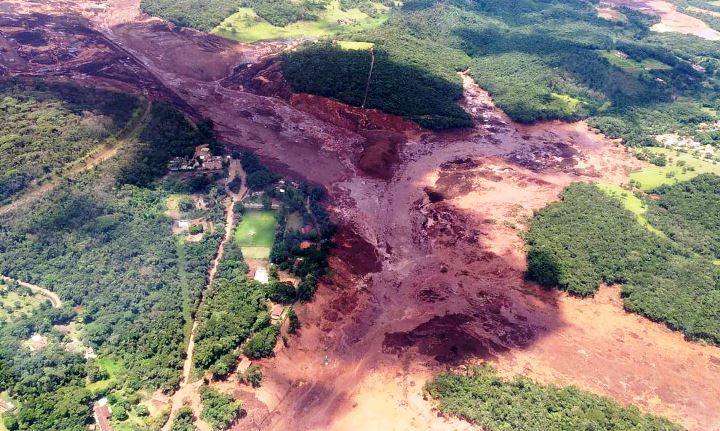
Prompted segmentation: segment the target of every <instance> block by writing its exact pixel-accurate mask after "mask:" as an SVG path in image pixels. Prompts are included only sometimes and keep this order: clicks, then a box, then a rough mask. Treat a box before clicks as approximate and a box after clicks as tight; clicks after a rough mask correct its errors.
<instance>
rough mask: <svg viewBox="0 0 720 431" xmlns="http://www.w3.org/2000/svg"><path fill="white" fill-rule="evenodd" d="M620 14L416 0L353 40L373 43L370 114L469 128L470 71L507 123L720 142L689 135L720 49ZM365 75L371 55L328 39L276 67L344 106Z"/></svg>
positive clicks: (708, 109)
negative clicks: (460, 104)
mask: <svg viewBox="0 0 720 431" xmlns="http://www.w3.org/2000/svg"><path fill="white" fill-rule="evenodd" d="M621 12H622V17H623V19H621V20H617V21H608V20H605V19H602V18H600V17H598V15H597V10H596V9H595V6H594V5H593V4H591V3H588V2H584V1H579V0H573V1H557V0H551V1H540V0H522V1H517V2H511V3H508V2H502V1H497V0H484V1H475V2H468V1H463V0H452V1H446V2H426V1H420V0H416V1H409V2H404V4H403V6H402V8H400V10H396V11H395V12H394V13H393V14H391V16H390V19H389V20H388V21H387V22H386V23H385V25H383V26H382V27H380V28H378V29H374V30H369V31H365V32H362V33H358V34H355V35H353V36H351V37H352V39H354V40H358V41H367V42H372V43H374V44H375V49H374V50H375V53H376V67H377V73H373V76H372V77H371V78H370V84H369V90H370V91H369V95H368V101H367V106H369V107H376V108H379V109H382V110H385V111H387V112H391V113H395V114H399V115H403V116H405V117H408V118H410V119H413V120H415V121H418V122H420V123H421V124H422V125H424V126H426V127H431V128H444V127H459V126H464V125H468V119H467V117H463V116H462V115H461V114H459V113H458V112H457V111H456V108H457V106H456V101H457V100H458V99H459V98H460V97H461V86H460V80H459V78H458V76H457V74H456V72H458V71H464V70H467V71H468V72H469V74H470V76H472V77H473V78H474V79H475V80H476V81H477V82H478V84H479V85H480V86H481V87H483V88H485V89H487V90H488V91H489V92H490V94H491V95H492V96H493V98H494V100H495V102H496V103H497V104H498V106H499V107H500V108H502V109H503V110H504V111H506V112H507V113H508V114H509V115H510V116H511V117H512V118H513V119H514V120H516V121H520V122H534V121H538V120H544V119H562V120H576V119H580V118H589V119H590V122H591V124H592V125H593V126H594V127H597V128H599V129H600V130H601V131H602V132H604V133H606V134H608V135H610V136H612V137H622V138H624V139H625V140H626V142H628V143H629V144H631V145H648V144H653V143H654V140H652V139H651V136H652V135H654V134H659V133H668V132H680V133H682V134H687V135H691V136H694V137H695V138H696V139H698V140H700V141H701V142H703V143H711V144H715V143H720V140H718V139H720V136H719V135H718V133H714V132H712V131H708V130H702V129H701V128H699V127H698V126H699V125H700V124H701V123H703V122H709V121H713V120H714V119H715V118H716V114H715V113H714V112H715V110H716V108H718V107H719V106H718V105H719V104H718V99H717V97H716V94H717V89H718V80H717V77H716V71H717V69H718V65H720V48H718V47H717V45H716V44H713V43H712V42H708V41H705V40H702V39H699V38H697V37H693V36H682V35H677V34H657V33H652V32H651V31H649V27H650V26H651V25H652V24H654V23H655V22H656V18H653V17H650V16H647V15H644V14H642V13H640V12H636V11H633V10H630V9H624V8H621ZM368 69H369V53H368V52H354V51H351V50H342V49H339V47H337V46H332V45H328V43H326V42H323V43H321V44H320V45H319V46H317V45H315V44H309V45H307V47H306V48H305V49H304V50H299V51H294V52H291V53H288V54H286V55H285V56H284V58H283V70H284V73H285V75H286V77H287V78H288V81H289V83H290V84H291V86H292V87H293V89H294V90H296V91H301V92H311V93H315V94H320V95H324V96H330V97H334V98H337V99H339V100H342V101H344V102H347V103H350V104H353V105H361V104H362V101H363V100H364V90H365V84H366V82H367V77H368ZM391 89H392V90H394V91H395V92H396V93H394V94H389V93H390V92H391V91H390V90H391ZM373 95H375V96H377V97H376V98H373ZM677 99H680V100H677ZM423 109H424V110H425V111H424V112H420V111H418V110H421V111H422V110H423ZM424 114H426V115H427V117H425V116H424Z"/></svg>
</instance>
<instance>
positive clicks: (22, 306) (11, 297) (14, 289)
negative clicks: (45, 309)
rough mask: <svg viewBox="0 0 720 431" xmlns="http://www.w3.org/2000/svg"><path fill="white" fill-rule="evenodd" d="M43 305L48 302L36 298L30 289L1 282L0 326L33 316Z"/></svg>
mask: <svg viewBox="0 0 720 431" xmlns="http://www.w3.org/2000/svg"><path fill="white" fill-rule="evenodd" d="M43 303H47V300H46V299H44V298H39V297H37V296H35V295H34V294H33V293H32V291H30V289H28V288H26V287H22V286H20V285H18V284H15V283H12V282H6V281H3V280H0V325H2V324H3V322H8V321H11V320H15V319H17V318H19V317H21V316H28V315H30V314H32V313H33V311H34V310H35V309H37V308H39V307H40V306H41V305H42V304H43Z"/></svg>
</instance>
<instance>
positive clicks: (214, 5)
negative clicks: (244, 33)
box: [140, 0, 243, 31]
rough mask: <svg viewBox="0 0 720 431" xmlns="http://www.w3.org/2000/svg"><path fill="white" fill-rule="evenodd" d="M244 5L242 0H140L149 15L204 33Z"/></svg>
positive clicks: (141, 6) (141, 5) (144, 10)
mask: <svg viewBox="0 0 720 431" xmlns="http://www.w3.org/2000/svg"><path fill="white" fill-rule="evenodd" d="M242 4H243V1H242V0H140V8H142V10H143V12H145V13H146V14H148V15H154V16H159V17H161V18H163V19H166V20H168V21H170V22H172V23H174V24H176V25H179V26H182V27H192V28H197V29H199V30H204V31H210V30H212V29H213V28H214V27H216V26H217V25H218V24H220V23H221V22H223V20H224V19H225V18H227V17H228V16H230V15H232V14H233V13H235V12H237V10H238V8H240V7H241V6H242Z"/></svg>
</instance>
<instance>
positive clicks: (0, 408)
mask: <svg viewBox="0 0 720 431" xmlns="http://www.w3.org/2000/svg"><path fill="white" fill-rule="evenodd" d="M13 410H15V404H13V403H11V402H10V401H6V400H0V413H5V412H11V411H13Z"/></svg>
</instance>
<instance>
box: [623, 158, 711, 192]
mask: <svg viewBox="0 0 720 431" xmlns="http://www.w3.org/2000/svg"><path fill="white" fill-rule="evenodd" d="M650 150H651V151H652V152H654V153H658V154H665V156H666V157H667V158H668V164H667V166H649V167H647V168H644V169H641V170H639V171H637V172H633V173H632V174H630V179H632V180H635V181H637V182H639V183H640V189H641V190H643V191H649V190H652V189H654V188H656V187H658V186H661V185H663V184H675V183H677V182H681V181H687V180H689V179H692V178H694V177H696V176H698V175H700V174H705V173H713V174H715V175H720V165H718V164H715V163H713V162H711V161H707V160H702V159H700V158H698V157H695V156H693V155H692V154H690V153H684V152H681V153H679V155H678V153H677V152H676V151H675V150H671V149H669V148H651V149H650ZM678 162H684V163H685V166H684V167H683V166H678ZM684 168H685V169H684ZM687 168H693V169H694V170H688V169H687Z"/></svg>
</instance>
